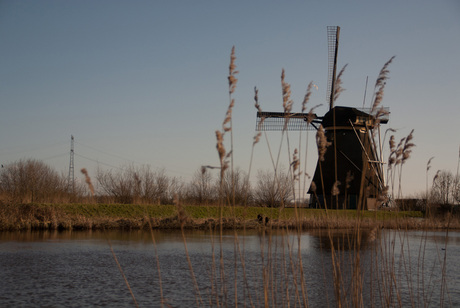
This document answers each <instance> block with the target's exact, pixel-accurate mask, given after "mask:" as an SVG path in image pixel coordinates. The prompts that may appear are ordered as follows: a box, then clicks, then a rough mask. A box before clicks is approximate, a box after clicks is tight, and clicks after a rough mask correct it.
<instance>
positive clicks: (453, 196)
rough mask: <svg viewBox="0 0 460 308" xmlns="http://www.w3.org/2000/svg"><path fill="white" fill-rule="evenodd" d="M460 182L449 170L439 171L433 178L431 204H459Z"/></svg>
mask: <svg viewBox="0 0 460 308" xmlns="http://www.w3.org/2000/svg"><path fill="white" fill-rule="evenodd" d="M459 189H460V186H459V181H458V178H455V177H454V175H453V174H452V172H450V171H447V170H442V171H438V172H437V173H436V175H435V177H434V178H433V187H432V189H431V202H432V203H439V204H444V205H447V204H453V203H454V202H458V201H459V200H458V196H459Z"/></svg>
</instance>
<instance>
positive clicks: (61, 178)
mask: <svg viewBox="0 0 460 308" xmlns="http://www.w3.org/2000/svg"><path fill="white" fill-rule="evenodd" d="M81 172H82V174H81V176H79V177H77V180H76V181H74V182H72V181H69V177H68V176H67V175H65V174H59V173H58V172H57V171H56V170H54V169H53V168H52V167H50V166H49V165H47V164H46V163H44V162H43V161H39V160H35V159H22V160H19V161H16V162H14V163H11V164H8V165H4V166H3V167H2V168H1V169H0V200H1V201H3V202H13V203H69V202H76V203H83V202H94V203H122V204H173V203H174V202H175V199H178V200H180V201H181V202H184V203H187V204H197V205H215V204H218V203H219V200H225V201H224V202H226V203H227V204H237V205H256V206H257V205H263V206H269V207H279V206H282V205H287V204H289V203H290V202H291V201H292V200H293V196H294V193H293V191H292V187H293V186H292V183H291V180H290V176H289V174H288V172H283V171H278V172H277V173H276V174H275V173H274V172H270V171H259V172H258V174H257V177H256V181H255V183H253V184H252V185H251V183H250V181H249V180H248V176H247V174H246V173H245V172H244V171H242V170H241V169H235V170H234V171H233V172H231V171H229V170H228V171H227V172H225V175H224V178H223V179H222V181H221V179H220V178H219V177H218V176H217V175H213V174H212V171H210V170H209V169H208V168H206V167H200V168H199V169H198V170H197V171H196V172H195V173H194V175H193V176H192V179H191V180H189V181H188V182H186V181H184V180H182V179H181V178H177V177H171V176H168V175H167V174H166V172H165V170H164V169H152V168H151V167H149V166H140V167H136V166H133V165H130V166H127V167H125V168H121V169H116V170H114V169H111V170H103V169H98V170H96V175H95V176H94V177H93V178H91V177H89V175H88V173H87V171H86V169H82V170H81Z"/></svg>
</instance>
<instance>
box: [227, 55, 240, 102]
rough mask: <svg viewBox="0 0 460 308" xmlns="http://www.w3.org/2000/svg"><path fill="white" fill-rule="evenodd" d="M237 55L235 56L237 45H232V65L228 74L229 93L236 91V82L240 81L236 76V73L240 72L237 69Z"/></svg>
mask: <svg viewBox="0 0 460 308" xmlns="http://www.w3.org/2000/svg"><path fill="white" fill-rule="evenodd" d="M235 60H236V56H235V46H233V47H232V52H231V54H230V65H229V67H228V70H229V74H228V87H229V94H232V93H233V92H235V88H236V83H237V82H238V79H237V78H236V77H235V75H236V74H238V71H237V70H235V69H236V64H235Z"/></svg>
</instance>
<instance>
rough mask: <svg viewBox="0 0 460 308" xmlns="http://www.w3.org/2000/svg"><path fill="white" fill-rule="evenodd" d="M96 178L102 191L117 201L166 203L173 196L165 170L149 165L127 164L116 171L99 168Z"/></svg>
mask: <svg viewBox="0 0 460 308" xmlns="http://www.w3.org/2000/svg"><path fill="white" fill-rule="evenodd" d="M96 179H97V181H98V183H99V186H100V187H101V189H102V192H103V193H104V194H106V195H108V196H110V197H112V198H114V201H115V202H118V203H134V202H136V203H139V202H142V203H157V204H166V203H170V202H171V200H172V198H173V197H174V196H172V195H171V191H170V183H171V180H170V179H169V177H168V176H167V175H166V173H165V171H164V170H157V171H152V170H151V169H150V167H149V166H142V167H138V168H136V167H134V166H129V167H126V168H124V169H121V170H118V171H113V170H109V171H104V170H100V169H99V170H98V171H97V176H96Z"/></svg>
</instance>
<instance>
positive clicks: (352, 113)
mask: <svg viewBox="0 0 460 308" xmlns="http://www.w3.org/2000/svg"><path fill="white" fill-rule="evenodd" d="M364 110H365V109H358V108H353V107H344V106H336V107H334V108H332V109H331V110H329V111H328V112H327V113H326V114H325V115H324V118H323V121H322V125H323V127H324V129H327V128H329V127H334V126H335V127H336V128H337V127H343V128H350V129H351V128H352V126H358V127H366V126H367V127H368V128H373V127H374V126H375V125H376V124H377V120H376V117H375V116H374V115H372V114H370V110H369V109H367V110H366V111H367V112H365V111H364ZM384 110H385V112H386V113H389V110H388V108H386V109H384ZM334 116H335V121H334ZM350 122H351V123H350ZM379 122H380V123H381V124H386V123H388V114H386V115H384V116H383V117H382V116H379ZM352 124H353V125H352Z"/></svg>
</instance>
